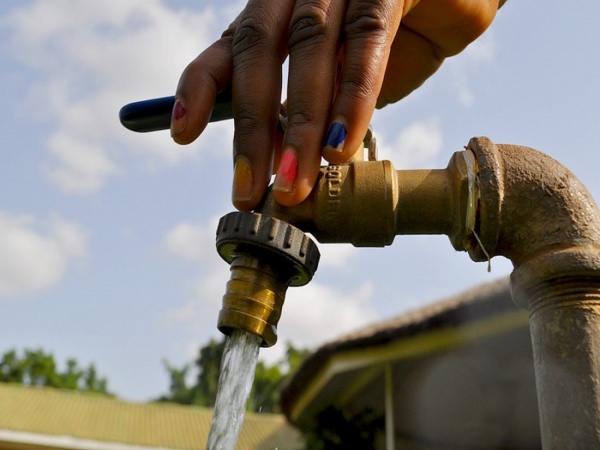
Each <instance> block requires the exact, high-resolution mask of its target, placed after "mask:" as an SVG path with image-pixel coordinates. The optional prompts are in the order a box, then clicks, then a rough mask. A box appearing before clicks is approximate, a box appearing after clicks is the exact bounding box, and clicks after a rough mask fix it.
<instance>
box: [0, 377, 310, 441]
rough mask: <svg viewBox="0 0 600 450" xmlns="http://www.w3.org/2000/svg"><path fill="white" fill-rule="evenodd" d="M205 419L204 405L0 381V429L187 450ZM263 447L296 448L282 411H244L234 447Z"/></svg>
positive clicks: (201, 433) (199, 437)
mask: <svg viewBox="0 0 600 450" xmlns="http://www.w3.org/2000/svg"><path fill="white" fill-rule="evenodd" d="M211 419H212V410H210V409H208V408H199V407H192V406H183V405H176V404H170V403H149V404H136V403H128V402H124V401H120V400H116V399H113V398H109V397H105V396H102V395H97V394H85V393H78V392H74V391H67V390H59V389H52V388H38V387H28V386H22V385H16V384H5V383H0V430H8V431H14V432H22V433H33V434H39V435H49V436H65V435H66V436H71V437H73V438H76V439H82V440H91V441H100V442H111V443H119V444H126V445H137V446H146V447H163V448H172V449H190V450H191V449H201V448H204V446H205V443H206V440H207V438H208V431H209V429H210V422H211ZM269 448H271V449H274V448H278V449H280V450H282V449H299V448H302V444H301V437H300V434H299V433H298V432H297V431H296V430H295V429H294V428H292V427H291V426H290V425H288V424H287V422H286V421H285V418H284V417H283V416H282V415H278V414H256V413H247V414H246V419H245V422H244V426H243V428H242V432H241V434H240V439H239V441H238V446H237V449H239V450H242V449H243V450H251V449H261V450H262V449H269Z"/></svg>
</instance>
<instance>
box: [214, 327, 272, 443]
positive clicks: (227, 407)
mask: <svg viewBox="0 0 600 450" xmlns="http://www.w3.org/2000/svg"><path fill="white" fill-rule="evenodd" d="M260 343H261V338H259V337H257V336H255V335H253V334H250V333H247V332H245V331H242V330H234V331H233V333H232V334H231V336H229V337H228V338H227V342H226V343H225V350H224V352H223V359H222V361H221V374H220V375H219V390H218V392H217V399H216V402H215V409H214V414H213V419H212V423H211V426H210V433H209V435H208V442H207V444H206V450H217V449H218V450H234V448H235V444H236V442H237V439H238V435H239V433H240V430H241V429H242V425H243V423H244V413H245V412H246V401H247V400H248V396H249V395H250V390H251V389H252V383H253V381H254V372H255V370H256V361H257V359H258V350H259V348H260Z"/></svg>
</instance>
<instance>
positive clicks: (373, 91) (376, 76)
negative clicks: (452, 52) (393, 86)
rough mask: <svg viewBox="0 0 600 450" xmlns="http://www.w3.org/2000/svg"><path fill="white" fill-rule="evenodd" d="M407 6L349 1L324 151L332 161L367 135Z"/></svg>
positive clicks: (393, 0) (381, 0)
mask: <svg viewBox="0 0 600 450" xmlns="http://www.w3.org/2000/svg"><path fill="white" fill-rule="evenodd" d="M402 4H403V2H399V1H398V0H351V1H350V2H349V5H348V10H347V11H346V16H345V22H344V30H343V32H344V36H345V43H344V52H345V56H344V60H343V68H342V74H341V79H340V80H339V87H338V90H337V93H336V97H335V102H334V104H333V108H332V113H331V123H330V127H329V130H328V131H327V133H326V136H325V148H324V151H323V156H324V157H325V158H326V159H327V160H328V161H329V162H332V163H342V162H345V161H346V160H347V159H348V158H349V157H351V156H352V155H353V154H354V153H355V151H356V150H357V149H358V148H359V145H360V144H361V142H362V140H363V138H364V135H365V133H366V130H367V128H368V126H369V123H370V121H371V116H372V114H373V110H374V108H375V105H376V102H377V97H378V95H379V92H380V90H381V86H382V83H383V79H384V74H385V70H386V65H387V62H388V58H389V54H390V47H391V45H392V42H393V41H394V38H395V34H396V31H397V29H398V27H399V25H400V20H401V17H402V11H403V8H402Z"/></svg>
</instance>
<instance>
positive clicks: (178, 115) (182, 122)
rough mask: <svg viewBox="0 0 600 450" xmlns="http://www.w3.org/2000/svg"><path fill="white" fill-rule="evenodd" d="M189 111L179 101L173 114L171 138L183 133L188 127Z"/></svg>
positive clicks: (174, 107) (174, 106) (176, 102)
mask: <svg viewBox="0 0 600 450" xmlns="http://www.w3.org/2000/svg"><path fill="white" fill-rule="evenodd" d="M186 114H187V111H186V109H185V106H183V103H182V102H181V100H179V99H177V100H176V101H175V104H174V105H173V113H172V114H171V136H174V135H176V134H178V133H181V132H182V131H184V130H185V127H186V126H187V117H186Z"/></svg>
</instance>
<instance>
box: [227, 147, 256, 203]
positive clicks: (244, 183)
mask: <svg viewBox="0 0 600 450" xmlns="http://www.w3.org/2000/svg"><path fill="white" fill-rule="evenodd" d="M253 195H254V176H253V175H252V167H251V166H250V161H248V158H246V157H245V156H244V155H238V156H237V157H236V158H235V168H234V169H233V189H232V194H231V198H232V200H233V201H234V202H248V201H250V200H252V197H253Z"/></svg>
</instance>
